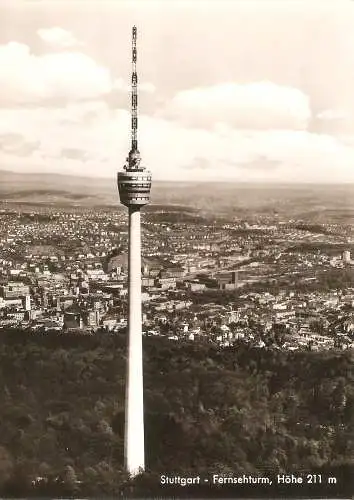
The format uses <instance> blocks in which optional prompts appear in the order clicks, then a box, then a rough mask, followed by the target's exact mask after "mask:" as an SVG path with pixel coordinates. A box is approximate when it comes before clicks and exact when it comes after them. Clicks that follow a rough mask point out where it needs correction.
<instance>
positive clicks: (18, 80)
mask: <svg viewBox="0 0 354 500" xmlns="http://www.w3.org/2000/svg"><path fill="white" fill-rule="evenodd" d="M139 88H140V90H142V91H145V92H153V91H154V89H155V87H154V86H153V85H152V84H151V83H142V84H141V85H140V86H139ZM113 90H120V91H121V92H128V91H129V90H130V86H129V85H128V84H126V83H125V82H124V80H123V79H114V78H113V77H112V74H111V72H110V71H109V69H107V68H105V67H103V66H100V65H99V64H97V63H96V62H95V61H94V60H93V59H92V58H90V57H89V56H87V55H86V54H84V53H81V52H74V51H66V52H55V53H49V54H44V55H40V56H38V55H35V54H32V53H31V52H30V49H29V47H28V46H27V45H25V44H22V43H17V42H10V43H8V44H7V45H2V46H0V106H1V105H3V106H4V105H5V106H12V105H19V104H24V103H30V104H37V105H40V104H41V103H42V102H44V101H48V100H49V101H50V102H51V104H55V102H59V101H63V100H64V101H75V100H85V99H95V98H97V97H101V96H104V95H107V94H109V93H110V92H112V91H113Z"/></svg>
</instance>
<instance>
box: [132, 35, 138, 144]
mask: <svg viewBox="0 0 354 500" xmlns="http://www.w3.org/2000/svg"><path fill="white" fill-rule="evenodd" d="M136 34H137V29H136V26H133V29H132V107H131V115H132V148H131V151H132V152H138V75H137V72H136V59H137V50H136Z"/></svg>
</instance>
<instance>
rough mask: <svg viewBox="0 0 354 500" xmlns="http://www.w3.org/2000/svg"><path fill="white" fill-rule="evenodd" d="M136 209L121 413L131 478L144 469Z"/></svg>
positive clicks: (131, 228) (131, 222)
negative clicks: (123, 412)
mask: <svg viewBox="0 0 354 500" xmlns="http://www.w3.org/2000/svg"><path fill="white" fill-rule="evenodd" d="M140 231H141V226H140V207H137V208H136V207H129V261H128V266H129V270H128V274H129V283H128V342H129V347H128V366H127V386H126V391H127V392H126V409H125V461H126V469H127V471H128V473H129V474H130V475H131V476H135V475H137V474H138V473H139V472H141V471H142V470H144V468H145V456H144V455H145V453H144V390H143V352H142V309H141V234H140Z"/></svg>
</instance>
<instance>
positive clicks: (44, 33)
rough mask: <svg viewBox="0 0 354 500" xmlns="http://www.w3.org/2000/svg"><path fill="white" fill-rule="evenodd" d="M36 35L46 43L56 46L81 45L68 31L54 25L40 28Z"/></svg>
mask: <svg viewBox="0 0 354 500" xmlns="http://www.w3.org/2000/svg"><path fill="white" fill-rule="evenodd" d="M37 34H38V36H39V37H40V38H41V39H42V40H43V41H44V42H46V43H48V44H50V45H53V46H56V47H72V46H74V45H78V44H80V45H82V43H81V42H79V41H78V40H76V38H75V37H74V36H73V34H72V33H70V32H69V31H67V30H65V29H63V28H60V27H58V26H55V27H53V28H42V29H39V30H38V31H37Z"/></svg>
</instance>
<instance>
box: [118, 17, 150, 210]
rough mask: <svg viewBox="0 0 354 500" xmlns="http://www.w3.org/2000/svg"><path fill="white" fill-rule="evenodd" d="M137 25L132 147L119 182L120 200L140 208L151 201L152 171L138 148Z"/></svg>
mask: <svg viewBox="0 0 354 500" xmlns="http://www.w3.org/2000/svg"><path fill="white" fill-rule="evenodd" d="M136 35H137V30H136V27H135V26H134V27H133V31H132V80H131V83H132V93H131V149H130V151H129V155H128V157H127V159H126V163H125V165H124V170H123V171H121V172H118V176H117V182H118V190H119V196H120V201H121V203H122V204H123V205H125V206H126V207H131V208H140V207H142V206H144V205H146V204H147V203H149V201H150V190H151V172H149V171H148V170H146V169H145V167H143V166H142V165H141V158H140V152H139V149H138V137H137V135H138V75H137V71H136V60H137V48H136Z"/></svg>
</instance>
